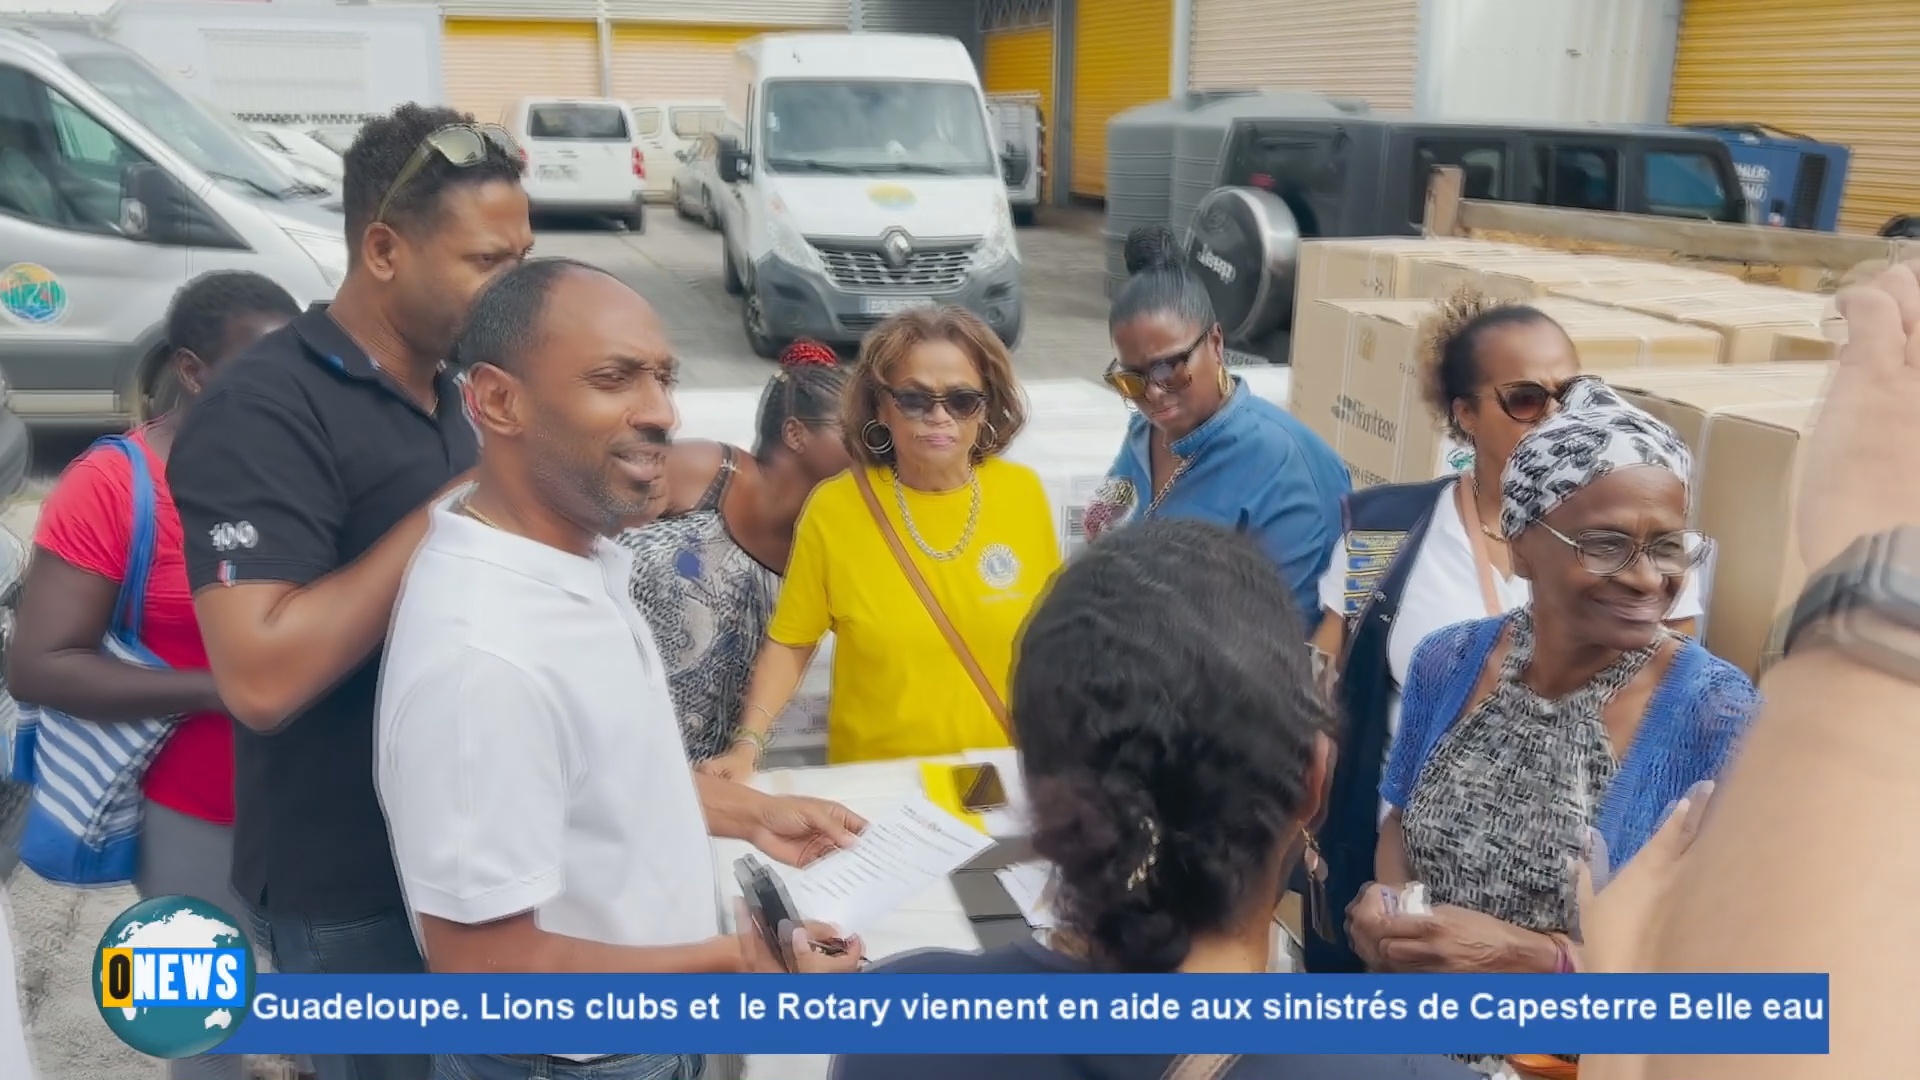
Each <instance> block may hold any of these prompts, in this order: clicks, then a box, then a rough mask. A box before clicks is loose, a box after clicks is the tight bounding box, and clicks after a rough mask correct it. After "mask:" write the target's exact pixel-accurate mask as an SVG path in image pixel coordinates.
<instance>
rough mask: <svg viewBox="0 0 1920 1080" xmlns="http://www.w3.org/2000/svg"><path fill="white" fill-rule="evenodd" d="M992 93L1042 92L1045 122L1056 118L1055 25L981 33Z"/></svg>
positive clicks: (988, 88)
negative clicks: (1054, 116)
mask: <svg viewBox="0 0 1920 1080" xmlns="http://www.w3.org/2000/svg"><path fill="white" fill-rule="evenodd" d="M981 39H982V41H983V43H984V51H985V52H986V54H987V58H986V75H985V76H984V77H983V78H982V79H981V83H982V85H984V86H985V87H986V91H987V93H989V94H1029V93H1030V94H1039V95H1040V116H1041V118H1042V120H1043V122H1045V123H1047V124H1051V123H1052V122H1053V28H1052V27H1050V26H1031V27H1028V28H1026V29H1024V30H988V31H986V32H985V33H984V34H982V35H981Z"/></svg>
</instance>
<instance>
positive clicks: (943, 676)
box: [701, 307, 1060, 780]
mask: <svg viewBox="0 0 1920 1080" xmlns="http://www.w3.org/2000/svg"><path fill="white" fill-rule="evenodd" d="M1024 423H1026V407H1025V404H1024V402H1023V399H1022V396H1021V393H1020V387H1019V384H1018V383H1017V382H1016V381H1015V380H1014V377H1013V361H1012V358H1011V357H1009V356H1008V355H1007V349H1006V346H1004V345H1002V344H1001V342H1000V339H999V338H998V337H997V336H996V335H995V334H994V332H993V331H992V330H991V329H989V328H988V327H987V325H986V324H985V323H983V322H981V321H980V319H979V318H978V317H976V316H974V315H972V314H971V313H969V312H967V311H964V310H962V309H960V308H952V307H949V308H940V309H937V310H929V311H912V312H906V313H903V314H900V315H896V316H894V317H892V318H890V319H888V320H887V321H886V322H884V323H882V324H880V326H878V327H876V328H875V329H874V331H873V332H872V333H871V334H869V335H868V336H867V339H866V341H865V342H864V343H863V344H862V345H861V348H860V359H859V360H858V362H857V363H856V365H855V367H854V370H853V373H852V376H851V377H850V378H849V379H848V380H847V389H846V398H845V411H844V413H843V415H842V427H843V429H844V430H845V432H846V439H847V449H848V451H849V452H850V453H851V454H852V455H853V468H852V469H851V470H849V471H848V472H845V473H842V474H840V475H839V476H836V477H834V478H833V479H831V480H828V481H826V482H824V483H822V484H820V485H819V486H818V487H816V488H815V489H814V491H813V495H812V497H811V498H809V499H808V501H807V507H806V509H805V510H804V511H802V512H801V514H800V524H799V527H798V529H797V531H796V533H795V536H794V540H793V554H792V556H791V558H790V559H789V561H788V563H787V576H786V581H785V582H784V583H783V584H782V586H781V589H780V600H779V603H778V604H777V605H776V606H775V608H774V612H773V621H772V622H771V623H770V624H769V625H768V627H767V641H766V644H765V645H763V646H762V647H761V649H760V655H759V658H758V660H757V661H756V662H755V664H754V671H753V680H752V682H750V683H749V684H748V686H747V694H746V703H745V705H743V706H742V709H741V716H740V728H739V730H740V731H742V732H750V733H752V734H750V735H749V736H748V737H747V739H746V740H744V741H742V742H741V743H739V744H737V745H736V746H735V747H734V748H733V750H732V751H731V752H729V753H728V754H726V755H723V756H721V757H718V758H713V759H710V760H709V761H707V762H705V763H704V764H703V765H702V766H701V767H702V768H703V769H705V770H706V771H708V772H711V773H714V774H716V775H720V776H727V777H731V778H733V779H737V780H742V779H745V778H747V777H748V776H749V775H751V774H752V772H753V768H754V766H755V765H756V764H757V760H758V753H759V751H760V750H761V749H763V748H764V747H765V736H766V734H767V732H768V731H769V730H770V729H771V728H772V726H773V718H774V717H775V716H777V715H779V713H780V710H781V709H783V708H785V707H786V705H787V701H788V700H789V699H790V698H791V697H792V696H793V692H794V689H795V687H797V686H798V685H799V684H800V678H801V676H802V675H803V674H804V673H805V672H806V668H807V662H808V660H810V659H811V658H812V657H813V650H814V647H815V646H816V645H818V644H819V641H820V638H821V637H822V636H824V635H825V634H826V633H827V631H829V630H831V631H833V636H834V649H833V701H832V705H831V706H830V707H829V709H828V712H827V759H828V760H829V761H832V762H836V763H838V762H847V761H874V760H881V759H886V758H903V757H926V756H932V755H938V754H952V753H957V752H959V751H961V750H966V749H970V748H977V747H999V746H1006V745H1007V732H1006V727H1005V725H1004V722H1003V720H1002V719H1001V718H1002V717H1004V715H1005V712H1004V709H1003V708H1002V706H1001V704H1000V703H1001V702H1003V701H1004V700H1005V698H1006V687H1007V674H1008V670H1009V669H1010V668H1011V666H1012V663H1013V643H1014V639H1015V638H1016V637H1017V636H1018V635H1019V633H1020V627H1021V624H1022V623H1023V622H1024V620H1025V619H1026V615H1027V611H1028V609H1030V608H1031V607H1032V606H1033V604H1034V602H1035V601H1036V600H1037V599H1038V598H1039V596H1040V592H1041V590H1042V589H1043V588H1044V587H1045V586H1046V584H1047V581H1048V580H1049V579H1050V578H1051V577H1052V575H1053V572H1054V570H1056V569H1057V568H1058V567H1059V565H1060V541H1059V538H1058V536H1057V534H1056V533H1055V532H1054V527H1053V513H1052V510H1051V508H1050V504H1049V503H1048V501H1047V496H1046V492H1045V491H1044V490H1043V489H1042V488H1041V486H1040V478H1039V477H1038V476H1037V475H1035V473H1034V472H1033V470H1032V469H1029V468H1027V467H1026V466H1024V465H1016V464H1014V463H1013V462H1010V461H1007V460H1005V459H1003V458H1002V457H1001V453H1002V451H1004V450H1005V449H1006V448H1007V444H1009V443H1011V442H1012V441H1013V438H1014V436H1015V435H1017V434H1019V432H1020V428H1021V426H1022V425H1023V424H1024ZM863 484H864V487H865V490H863ZM876 514H878V515H879V517H880V518H883V519H884V520H885V526H884V531H883V527H882V526H881V524H880V523H879V521H878V520H876ZM890 534H891V535H890ZM896 545H897V546H896ZM896 552H898V554H896ZM899 555H904V557H906V558H907V559H909V560H911V562H912V565H913V567H914V569H915V570H917V571H918V573H919V576H920V578H921V579H922V580H924V582H925V583H926V587H927V590H928V591H929V592H930V593H931V594H932V596H933V598H934V599H935V601H936V602H937V604H938V606H939V608H940V609H941V611H943V612H944V613H945V615H946V618H947V619H948V620H949V621H950V622H951V624H952V626H953V629H954V630H955V631H957V632H958V634H959V637H960V639H961V640H962V641H963V642H964V643H965V646H966V651H967V652H968V653H970V654H971V658H972V660H973V662H974V663H975V664H977V665H978V669H979V672H980V673H981V674H982V676H983V677H984V679H985V681H986V682H987V684H988V685H987V686H986V687H982V686H981V685H979V681H977V680H976V679H975V678H974V677H973V675H972V674H970V673H969V670H968V665H967V662H966V661H965V660H963V659H962V657H961V656H960V654H959V652H958V651H956V650H955V649H954V648H953V647H952V646H951V645H950V644H949V642H948V640H947V637H946V635H945V633H943V631H942V629H941V627H940V623H939V621H938V620H937V619H936V617H935V615H934V614H933V613H932V612H931V611H930V610H929V609H928V606H927V605H926V604H925V603H923V602H922V601H921V598H920V595H919V593H918V592H917V591H916V588H915V585H914V582H913V580H912V579H911V578H910V577H909V575H908V574H907V573H906V572H905V571H904V570H903V569H902V568H901V565H900V562H899ZM989 694H991V697H989Z"/></svg>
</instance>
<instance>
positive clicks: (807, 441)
mask: <svg viewBox="0 0 1920 1080" xmlns="http://www.w3.org/2000/svg"><path fill="white" fill-rule="evenodd" d="M846 382H847V373H846V371H845V369H843V368H841V367H840V366H839V363H838V360H837V359H836V358H835V356H834V354H833V350H831V349H829V348H827V347H826V346H824V345H820V344H818V343H816V342H811V341H797V342H794V343H793V344H792V345H789V346H787V348H786V350H785V351H784V352H782V353H781V355H780V371H779V373H778V374H776V375H775V376H774V377H773V378H772V379H770V380H768V382H767V388H766V390H765V392H764V393H762V395H761V397H760V410H759V413H758V419H757V421H756V424H755V440H756V441H755V446H754V449H753V453H752V454H748V453H746V452H745V451H742V450H740V449H738V448H737V447H733V446H728V445H726V444H724V443H710V442H692V441H689V442H680V443H675V444H674V447H673V450H672V452H671V455H670V457H669V461H668V465H667V475H668V485H667V486H668V493H667V502H668V505H667V506H666V508H665V510H664V512H663V513H662V515H661V516H660V518H658V519H657V520H655V521H654V522H652V523H651V524H648V525H644V526H642V527H639V528H633V529H628V530H627V531H626V532H624V533H622V534H621V536H620V542H621V543H622V544H624V545H625V546H626V547H627V548H628V549H629V550H631V551H632V552H633V556H634V558H633V578H632V593H633V602H634V604H635V605H636V606H638V607H639V609H640V613H641V614H642V615H644V616H645V617H646V619H647V623H648V625H650V626H651V627H652V628H653V634H654V640H655V641H656V642H657V643H658V645H659V647H660V655H661V657H662V658H663V659H664V660H665V661H666V665H667V679H668V688H669V690H670V691H671V693H672V695H673V708H674V713H675V715H676V716H678V717H679V720H680V734H681V736H682V738H683V739H684V740H685V742H686V747H687V757H688V759H689V760H691V761H693V762H694V763H695V764H702V763H706V762H710V761H711V762H714V764H715V766H716V767H718V766H720V765H726V764H730V765H732V766H733V767H736V768H740V769H742V770H743V771H745V772H751V771H752V769H753V766H754V765H755V764H757V763H758V761H759V757H760V753H761V751H763V750H765V749H766V743H765V739H764V737H761V736H759V735H758V734H757V733H755V732H751V731H744V730H742V729H740V728H738V727H737V726H736V724H735V721H736V720H737V719H738V718H739V716H740V709H741V698H742V695H743V694H745V692H746V689H747V679H748V677H749V676H750V675H752V674H753V662H754V658H755V656H756V655H757V654H758V652H759V649H760V642H761V641H762V640H763V639H765V637H766V635H767V622H768V620H769V619H771V618H772V616H773V604H774V600H775V599H776V598H778V597H779V595H780V579H781V576H782V575H783V574H785V573H786V569H787V556H788V553H789V552H791V551H792V549H793V533H794V526H795V523H796V522H798V521H799V519H800V510H801V508H802V507H804V506H805V505H806V502H807V496H808V495H810V494H812V493H813V488H814V485H816V484H818V483H819V482H820V481H822V480H825V479H826V478H828V477H830V476H833V475H834V474H836V473H838V472H841V471H842V470H844V469H845V468H846V467H847V460H848V459H847V451H846V447H845V445H844V443H843V440H842V439H841V435H840V398H841V391H842V390H843V389H844V388H845V386H846ZM716 759H717V760H716Z"/></svg>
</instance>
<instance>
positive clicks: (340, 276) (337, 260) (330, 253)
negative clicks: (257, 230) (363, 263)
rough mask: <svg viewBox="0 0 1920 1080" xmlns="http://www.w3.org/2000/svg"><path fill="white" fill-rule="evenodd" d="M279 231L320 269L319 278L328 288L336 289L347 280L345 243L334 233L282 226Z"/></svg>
mask: <svg viewBox="0 0 1920 1080" xmlns="http://www.w3.org/2000/svg"><path fill="white" fill-rule="evenodd" d="M280 230H281V231H282V232H284V233H286V234H287V237H288V238H289V239H291V240H292V241H293V242H294V243H296V244H299V245H300V250H301V251H304V252H306V253H307V258H309V259H312V260H313V265H315V266H317V267H319V268H320V276H321V277H323V278H325V279H326V282H327V285H328V286H329V287H333V288H337V287H339V285H340V283H341V282H343V281H345V280H347V242H346V240H344V239H343V238H341V237H340V236H338V235H337V234H334V233H324V232H321V231H320V230H318V229H302V228H297V227H295V226H292V225H282V226H280Z"/></svg>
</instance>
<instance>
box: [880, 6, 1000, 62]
mask: <svg viewBox="0 0 1920 1080" xmlns="http://www.w3.org/2000/svg"><path fill="white" fill-rule="evenodd" d="M859 21H860V25H859V26H857V27H855V29H857V30H862V31H865V32H867V33H872V34H945V35H946V36H948V37H954V38H959V39H960V40H961V42H963V43H964V44H965V45H966V47H967V51H968V52H970V53H972V54H973V56H974V62H975V63H979V61H980V29H979V27H980V16H979V9H978V5H977V4H976V3H975V0H860V4H859Z"/></svg>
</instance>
